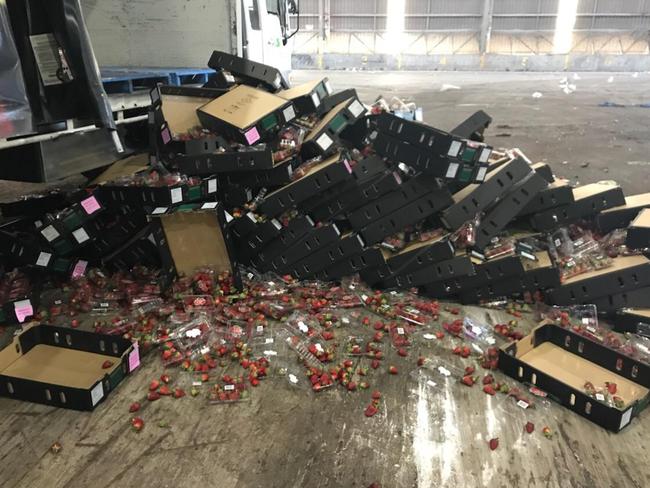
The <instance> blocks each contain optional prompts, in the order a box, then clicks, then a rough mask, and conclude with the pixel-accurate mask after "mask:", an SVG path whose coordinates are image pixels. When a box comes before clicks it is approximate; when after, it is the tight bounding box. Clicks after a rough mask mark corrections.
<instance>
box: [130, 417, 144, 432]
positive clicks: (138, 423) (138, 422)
mask: <svg viewBox="0 0 650 488" xmlns="http://www.w3.org/2000/svg"><path fill="white" fill-rule="evenodd" d="M131 427H133V430H135V431H136V432H140V431H141V430H142V428H143V427H144V420H142V419H141V418H140V417H133V418H132V419H131Z"/></svg>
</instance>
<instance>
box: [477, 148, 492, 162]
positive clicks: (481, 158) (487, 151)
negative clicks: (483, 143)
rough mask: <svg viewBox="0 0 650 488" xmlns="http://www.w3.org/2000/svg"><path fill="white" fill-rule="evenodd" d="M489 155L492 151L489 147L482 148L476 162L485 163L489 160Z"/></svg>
mask: <svg viewBox="0 0 650 488" xmlns="http://www.w3.org/2000/svg"><path fill="white" fill-rule="evenodd" d="M490 153H492V150H491V149H490V148H489V147H484V148H483V151H481V155H480V156H479V158H478V162H479V163H487V160H488V159H490Z"/></svg>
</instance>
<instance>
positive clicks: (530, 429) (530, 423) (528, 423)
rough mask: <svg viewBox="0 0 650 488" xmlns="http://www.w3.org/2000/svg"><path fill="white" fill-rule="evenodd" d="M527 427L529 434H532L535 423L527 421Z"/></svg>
mask: <svg viewBox="0 0 650 488" xmlns="http://www.w3.org/2000/svg"><path fill="white" fill-rule="evenodd" d="M525 429H526V432H528V433H529V434H532V433H533V431H534V430H535V424H534V423H532V422H526V427H525Z"/></svg>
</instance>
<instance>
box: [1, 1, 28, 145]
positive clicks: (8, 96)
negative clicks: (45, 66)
mask: <svg viewBox="0 0 650 488" xmlns="http://www.w3.org/2000/svg"><path fill="white" fill-rule="evenodd" d="M30 132H33V126H32V110H31V107H30V105H29V100H28V99H27V91H26V89H25V81H24V80H23V70H22V67H21V64H20V58H19V56H18V51H17V50H16V43H15V42H14V38H13V36H12V33H11V25H10V22H9V12H8V11H7V5H6V4H5V3H4V2H1V3H0V139H6V138H9V137H14V136H19V135H24V134H28V133H30Z"/></svg>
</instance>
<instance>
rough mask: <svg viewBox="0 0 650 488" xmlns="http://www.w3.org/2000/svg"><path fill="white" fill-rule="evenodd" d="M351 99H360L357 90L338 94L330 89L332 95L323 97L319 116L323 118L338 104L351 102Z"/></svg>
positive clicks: (349, 89) (348, 89)
mask: <svg viewBox="0 0 650 488" xmlns="http://www.w3.org/2000/svg"><path fill="white" fill-rule="evenodd" d="M328 83H329V81H328ZM350 98H356V99H359V95H357V90H355V89H354V88H346V89H345V90H341V91H337V92H336V93H332V90H331V88H330V94H329V95H328V96H326V97H323V98H322V100H321V104H320V106H319V107H318V115H320V116H321V117H322V116H323V115H325V114H326V113H328V112H330V111H331V110H332V109H333V108H334V107H336V106H337V105H338V104H340V103H341V102H344V101H346V100H349V99H350ZM348 127H349V126H348Z"/></svg>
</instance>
